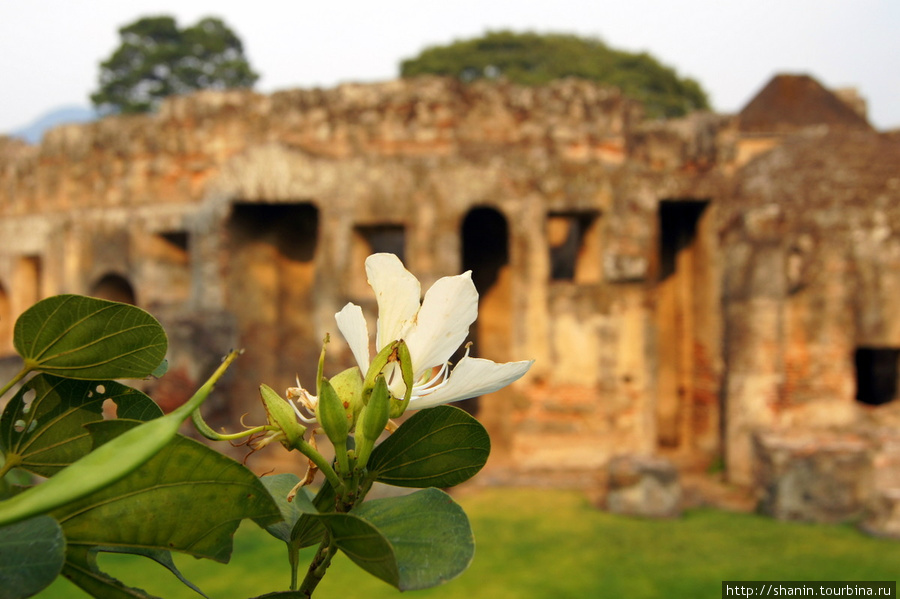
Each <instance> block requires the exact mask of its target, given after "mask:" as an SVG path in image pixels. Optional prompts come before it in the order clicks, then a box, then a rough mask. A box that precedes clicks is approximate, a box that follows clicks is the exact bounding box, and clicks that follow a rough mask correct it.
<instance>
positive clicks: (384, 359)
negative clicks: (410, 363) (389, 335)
mask: <svg viewBox="0 0 900 599" xmlns="http://www.w3.org/2000/svg"><path fill="white" fill-rule="evenodd" d="M399 343H402V342H401V341H394V342H393V343H389V344H387V345H385V346H384V347H382V348H381V351H379V352H378V354H376V356H375V357H374V358H372V363H371V364H369V371H368V372H367V373H366V380H365V381H363V393H362V395H363V404H364V405H369V398H370V397H371V396H372V391H373V389H375V379H376V378H377V377H378V375H380V374H383V373H384V369H385V368H386V367H387V365H388V364H389V363H391V362H393V361H396V359H397V345H398V344H399Z"/></svg>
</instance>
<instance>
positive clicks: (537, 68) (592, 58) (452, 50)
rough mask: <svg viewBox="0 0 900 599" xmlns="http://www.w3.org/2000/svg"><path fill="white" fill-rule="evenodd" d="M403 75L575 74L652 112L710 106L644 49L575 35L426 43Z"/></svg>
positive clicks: (499, 35) (522, 78) (537, 79)
mask: <svg viewBox="0 0 900 599" xmlns="http://www.w3.org/2000/svg"><path fill="white" fill-rule="evenodd" d="M400 74H401V76H403V77H412V76H416V75H424V74H432V75H447V76H452V77H457V78H459V79H461V80H463V81H472V80H474V79H480V78H498V77H503V78H505V79H507V80H509V81H512V82H514V83H520V84H524V85H541V84H545V83H548V82H550V81H552V80H554V79H559V78H562V77H580V78H583V79H589V80H592V81H598V82H601V83H606V84H609V85H614V86H616V87H618V88H619V89H621V90H622V92H623V93H624V94H625V95H627V96H629V97H631V98H634V99H636V100H639V101H641V102H642V103H643V104H644V107H645V108H646V110H647V114H648V115H650V116H654V117H674V116H682V115H684V114H687V113H688V112H691V111H693V110H702V109H708V108H709V101H708V99H707V96H706V92H704V91H703V89H702V88H701V87H700V84H698V83H697V82H696V81H694V80H693V79H689V78H679V77H678V75H677V74H676V73H675V71H674V70H673V69H672V68H671V67H667V66H664V65H662V64H660V63H659V62H658V61H657V60H656V59H655V58H653V57H652V56H650V55H649V54H647V53H643V52H642V53H640V54H633V53H630V52H624V51H621V50H614V49H612V48H610V47H608V46H607V45H606V44H605V43H603V42H602V41H600V40H598V39H593V38H581V37H577V36H574V35H563V34H548V35H540V34H536V33H513V32H509V31H500V32H489V33H487V34H485V35H484V36H483V37H480V38H476V39H470V40H463V41H457V42H454V43H452V44H450V45H446V46H434V47H431V48H426V49H425V50H423V51H422V52H421V53H420V54H419V55H418V56H417V57H415V58H411V59H409V60H404V61H403V63H402V64H401V67H400Z"/></svg>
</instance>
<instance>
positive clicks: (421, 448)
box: [368, 406, 491, 488]
mask: <svg viewBox="0 0 900 599" xmlns="http://www.w3.org/2000/svg"><path fill="white" fill-rule="evenodd" d="M490 452H491V439H490V437H489V436H488V433H487V431H486V430H485V429H484V427H483V426H482V425H481V423H480V422H478V421H477V420H476V419H475V418H473V417H472V416H470V415H469V414H467V413H466V412H464V411H463V410H460V409H459V408H456V407H453V406H437V407H434V408H429V409H426V410H421V411H419V412H416V413H415V414H414V415H413V416H412V417H411V418H410V419H409V420H407V421H406V422H404V423H403V424H402V425H401V426H400V428H399V429H397V430H396V431H395V432H394V434H392V435H391V436H390V437H388V438H387V439H385V440H384V442H382V443H381V444H380V445H379V446H378V447H376V448H375V450H374V451H373V452H372V456H371V457H370V458H369V466H368V469H369V472H371V473H373V475H374V476H375V479H376V480H378V481H379V482H382V483H387V484H389V485H394V486H397V487H416V488H425V487H442V488H447V487H452V486H454V485H458V484H459V483H461V482H464V481H466V480H468V479H470V478H471V477H473V476H475V474H477V473H478V471H479V470H481V468H482V467H483V466H484V464H485V462H487V459H488V455H489V454H490Z"/></svg>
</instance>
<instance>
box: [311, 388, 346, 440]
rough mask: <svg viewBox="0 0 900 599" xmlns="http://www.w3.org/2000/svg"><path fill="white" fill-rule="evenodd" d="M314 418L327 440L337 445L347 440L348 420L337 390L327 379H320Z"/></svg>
mask: <svg viewBox="0 0 900 599" xmlns="http://www.w3.org/2000/svg"><path fill="white" fill-rule="evenodd" d="M316 420H318V421H319V424H320V425H321V426H322V429H323V430H324V431H325V435H326V436H327V437H328V440H329V441H331V443H332V444H333V445H334V446H335V447H337V446H338V445H340V444H345V443H346V442H347V435H348V434H349V433H350V421H349V419H348V418H347V411H346V410H345V409H344V406H343V405H342V403H341V400H340V398H339V397H338V394H337V392H336V391H335V389H334V387H333V386H332V385H331V383H330V382H329V381H328V380H327V379H322V382H321V387H320V389H319V401H318V403H317V404H316Z"/></svg>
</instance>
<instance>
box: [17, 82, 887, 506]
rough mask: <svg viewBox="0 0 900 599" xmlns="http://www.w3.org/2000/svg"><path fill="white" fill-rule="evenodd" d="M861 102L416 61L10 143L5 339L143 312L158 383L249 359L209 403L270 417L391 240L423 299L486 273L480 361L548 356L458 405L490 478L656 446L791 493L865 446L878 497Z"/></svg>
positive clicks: (880, 367)
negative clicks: (235, 355) (376, 73)
mask: <svg viewBox="0 0 900 599" xmlns="http://www.w3.org/2000/svg"><path fill="white" fill-rule="evenodd" d="M846 97H848V96H847V94H837V93H833V92H831V91H829V90H826V89H825V88H823V87H822V86H821V85H820V84H818V83H817V82H816V81H815V80H813V79H812V78H810V77H806V76H789V75H786V76H779V77H776V78H775V79H773V81H772V82H770V83H769V84H768V85H767V86H766V87H765V88H763V90H762V91H761V92H759V94H758V95H757V96H756V97H755V98H754V99H753V100H752V101H751V102H750V103H749V104H748V105H747V107H746V108H745V109H744V110H743V111H742V112H741V113H740V114H738V115H720V114H708V113H696V114H692V115H690V116H688V117H686V118H683V119H677V120H668V121H652V120H647V119H645V118H643V114H642V109H641V107H640V106H639V105H637V104H636V103H634V102H633V101H631V100H629V99H627V98H625V97H624V96H622V95H621V94H620V93H619V92H618V91H617V90H615V89H611V88H606V87H601V86H598V85H595V84H592V83H588V82H584V81H576V80H561V81H557V82H555V83H553V84H551V85H548V86H546V87H520V86H517V85H513V84H509V83H503V82H477V83H473V84H461V83H459V82H456V81H453V80H449V79H441V78H422V79H409V80H397V81H390V82H385V83H377V84H366V85H360V84H347V85H341V86H339V87H336V88H334V89H327V90H320V89H314V90H292V91H284V92H280V93H275V94H272V95H260V94H256V93H252V92H249V91H227V92H202V93H198V94H195V95H192V96H188V97H175V98H171V99H169V100H167V101H166V102H165V103H164V104H163V106H162V108H161V110H160V111H159V112H158V113H157V114H153V115H146V116H120V117H110V118H105V119H103V120H101V121H98V122H95V123H90V124H79V125H69V126H62V127H58V128H56V129H53V130H51V131H50V132H48V133H47V135H46V136H45V138H44V140H43V142H42V143H41V144H40V145H36V146H28V145H25V144H24V143H21V142H19V141H17V140H14V139H10V138H0V351H2V352H3V353H6V354H11V337H12V332H11V323H12V322H14V320H15V318H16V317H17V316H18V314H20V313H21V312H22V311H23V310H25V309H26V308H27V307H28V306H30V305H31V304H32V303H33V302H35V301H36V300H38V299H40V298H42V297H45V296H49V295H52V294H56V293H83V294H93V295H97V296H101V297H108V298H112V299H118V300H123V301H129V302H133V303H135V304H137V305H139V306H141V307H143V308H145V309H147V310H149V311H150V312H151V313H153V314H154V315H155V316H157V317H158V318H159V319H160V320H161V321H162V322H163V324H164V326H165V327H166V329H167V331H168V332H169V334H170V338H171V350H170V356H169V358H170V364H171V367H170V372H169V374H167V375H166V376H165V377H164V378H162V379H161V380H160V381H158V382H156V383H155V384H154V385H153V386H154V388H153V389H152V392H153V394H154V397H156V398H157V399H158V400H159V401H160V402H161V403H163V404H164V405H166V406H169V407H171V406H174V405H177V404H178V403H179V402H181V401H183V400H184V399H185V398H186V397H187V396H188V395H189V394H190V393H191V392H192V391H193V389H194V388H195V386H196V385H197V384H198V382H199V381H202V380H203V379H204V378H205V377H206V376H207V374H208V373H209V372H210V371H211V370H212V368H213V367H214V365H215V364H216V363H217V361H218V360H219V358H220V357H221V355H222V354H224V353H225V352H226V351H227V350H228V349H230V348H231V347H237V346H240V347H244V348H246V350H247V351H246V353H245V355H244V356H243V357H242V358H241V359H240V360H239V361H238V362H237V364H236V365H235V366H234V367H233V370H232V372H231V373H230V375H229V377H228V379H227V381H226V382H225V384H224V385H223V386H222V387H220V392H218V393H217V394H216V397H215V399H214V400H213V401H212V403H211V405H210V406H209V407H208V408H207V409H208V410H209V411H210V414H209V419H210V420H211V421H212V422H214V423H216V424H226V423H228V424H230V425H233V424H234V423H236V422H237V420H238V418H239V417H240V415H241V414H243V413H245V412H248V413H249V416H248V417H247V418H248V421H251V422H252V421H254V420H258V419H261V418H262V415H261V414H262V412H261V407H260V406H259V405H258V399H257V386H258V384H259V383H260V382H265V383H267V384H269V385H271V386H273V387H274V388H276V389H279V388H280V389H284V388H286V387H288V386H291V385H293V384H294V383H293V381H294V377H295V375H298V376H299V378H300V380H301V382H302V381H306V382H308V381H311V380H312V378H313V376H314V368H315V364H316V359H317V356H318V353H319V351H320V348H321V341H322V338H323V337H324V335H325V334H326V333H332V342H331V344H330V346H329V370H330V371H332V372H336V371H337V368H340V367H343V366H348V365H350V364H351V363H352V359H351V356H350V353H349V351H348V349H347V347H346V346H345V345H344V344H343V343H342V340H341V339H340V335H338V334H335V333H337V329H336V326H335V324H334V319H333V315H334V313H335V312H337V311H338V310H339V309H340V308H341V307H342V306H343V305H344V304H345V303H346V302H347V301H353V302H355V303H357V304H360V305H361V306H363V308H364V310H365V311H366V312H367V316H368V317H369V318H370V319H374V317H375V314H374V301H373V297H372V295H371V294H370V290H369V289H368V286H367V285H366V280H365V274H364V269H363V260H364V258H365V256H366V255H368V254H369V253H371V252H375V251H390V252H394V253H397V254H398V255H400V256H401V258H402V259H403V260H404V261H405V263H406V264H407V266H408V267H409V268H410V270H412V271H413V272H414V273H415V274H416V275H417V276H419V278H420V279H422V281H423V286H425V287H427V286H428V285H430V284H431V283H432V282H433V281H434V280H436V279H437V278H439V277H441V276H444V275H447V274H454V273H458V272H460V271H463V270H468V269H471V270H472V271H473V277H474V280H475V282H476V286H477V287H478V289H479V292H480V294H481V300H480V318H479V320H478V323H477V325H476V327H475V328H474V329H473V330H472V332H471V337H472V340H473V341H474V353H475V354H477V355H479V356H483V357H487V358H491V359H494V360H498V361H508V360H517V359H526V358H535V359H536V360H537V361H536V363H535V365H534V367H533V369H532V370H531V372H530V373H529V375H528V376H527V377H526V378H524V379H523V380H521V381H520V382H518V383H517V384H515V385H513V386H512V387H511V388H508V389H506V390H503V391H500V392H498V393H495V394H493V395H492V396H490V397H487V398H484V399H482V400H475V401H471V402H469V405H468V406H466V408H467V409H469V410H471V411H473V412H474V413H476V414H477V416H478V417H479V418H480V419H481V420H482V421H483V422H484V424H485V425H486V426H487V427H488V429H489V430H490V432H491V436H492V439H493V443H494V450H493V455H492V458H491V464H492V465H494V472H495V473H496V472H502V473H506V476H508V477H512V478H517V477H518V478H527V479H528V480H535V479H537V478H540V477H541V476H549V474H548V473H550V472H559V471H560V470H562V471H566V472H570V473H575V475H576V476H578V477H579V478H580V479H581V480H589V479H590V476H587V477H585V476H583V475H584V474H587V473H591V472H596V471H597V470H598V469H601V468H604V467H606V465H607V464H608V463H609V462H610V460H611V459H613V458H614V457H616V456H618V455H621V454H635V455H657V456H664V457H666V458H667V459H670V460H672V461H673V462H674V463H677V464H678V466H679V468H680V469H681V470H682V471H691V470H702V469H704V468H707V467H709V466H710V465H711V464H721V465H722V467H723V469H724V472H725V475H726V478H727V480H728V481H729V482H730V483H732V484H735V485H739V486H743V487H748V488H755V489H757V490H758V491H759V493H760V497H761V499H762V500H763V504H764V505H768V506H777V505H782V504H784V502H783V501H782V502H781V503H779V501H778V500H777V499H776V498H774V496H773V495H772V494H773V493H774V494H777V489H778V488H779V487H778V485H777V484H775V483H773V481H772V477H773V476H775V477H776V478H777V477H778V476H780V475H777V473H779V472H781V473H783V472H788V471H791V466H790V461H791V457H790V456H792V455H794V456H796V455H800V454H802V455H803V456H809V455H812V454H816V452H825V453H826V454H828V455H832V454H833V452H835V451H840V447H842V446H845V445H846V446H848V447H851V450H850V451H851V452H852V453H853V456H854V457H853V459H851V460H850V461H851V462H853V463H854V464H856V463H858V464H861V465H860V467H859V468H857V469H856V470H857V471H858V478H859V480H856V479H854V482H853V485H857V486H859V488H860V489H865V490H863V491H860V494H861V495H860V497H861V499H859V501H860V504H861V505H860V506H857V508H860V509H862V507H864V506H862V504H866V505H868V504H867V501H868V499H867V498H872V497H876V496H877V497H881V498H882V499H883V498H884V497H890V496H891V495H890V493H891V492H896V490H897V489H900V434H898V432H897V431H898V429H897V428H896V426H894V424H895V423H896V421H897V418H898V414H900V408H898V406H900V402H897V401H896V398H897V395H898V391H897V379H898V361H900V303H898V300H897V298H898V297H900V169H898V166H900V134H898V133H897V132H893V133H879V132H877V131H875V130H873V129H872V127H871V126H870V125H869V124H868V123H867V121H866V119H865V116H864V114H862V113H861V111H862V109H861V108H860V103H859V101H858V98H855V101H854V102H853V103H847V102H846V101H844V100H842V98H846ZM849 97H850V98H851V99H854V98H853V97H852V95H850V96H849ZM849 438H852V439H853V443H850V444H849V445H847V443H844V444H843V445H842V442H837V441H833V440H834V439H849ZM823 439H824V440H823ZM828 439H831V440H830V441H829V440H828ZM798 444H799V445H802V446H803V447H804V448H805V449H804V450H803V451H801V452H800V454H797V452H796V451H794V450H791V449H790V448H791V447H795V446H797V445H798ZM792 451H793V453H792ZM804 459H805V458H804ZM848 459H849V458H848ZM854 460H855V461H854ZM826 461H827V460H826ZM838 461H840V460H838ZM776 463H777V464H778V466H777V467H775V466H773V464H776ZM816 467H817V466H814V465H813V466H808V467H807V468H806V470H804V471H810V469H812V470H815V468H816ZM801 470H802V468H801ZM782 478H783V477H782ZM799 478H800V479H802V478H803V477H802V476H801V477H799ZM863 478H864V479H865V481H863V480H862V479H863ZM843 480H844V479H843V478H841V479H840V480H838V479H835V481H836V482H835V483H834V484H844V483H843V482H840V481H843ZM857 486H854V487H853V488H854V489H857ZM855 492H856V491H854V493H855ZM801 494H802V492H801ZM825 495H828V494H827V493H826V494H825ZM788 503H790V502H788ZM791 505H794V504H791ZM861 506H862V507H861ZM816 509H818V508H816ZM772 510H773V513H776V514H779V511H778V510H777V509H776V508H774V507H773V508H772ZM801 511H803V510H801ZM825 511H826V512H827V513H828V514H832V513H835V512H834V511H833V510H832V511H828V510H825ZM851 511H853V510H851ZM804 513H806V514H812V513H817V512H816V511H815V510H814V509H813V510H806V511H805V512H804ZM841 513H843V512H841ZM854 513H855V512H854ZM780 515H782V516H784V517H795V516H796V514H795V513H794V512H790V514H787V513H785V514H780Z"/></svg>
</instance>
